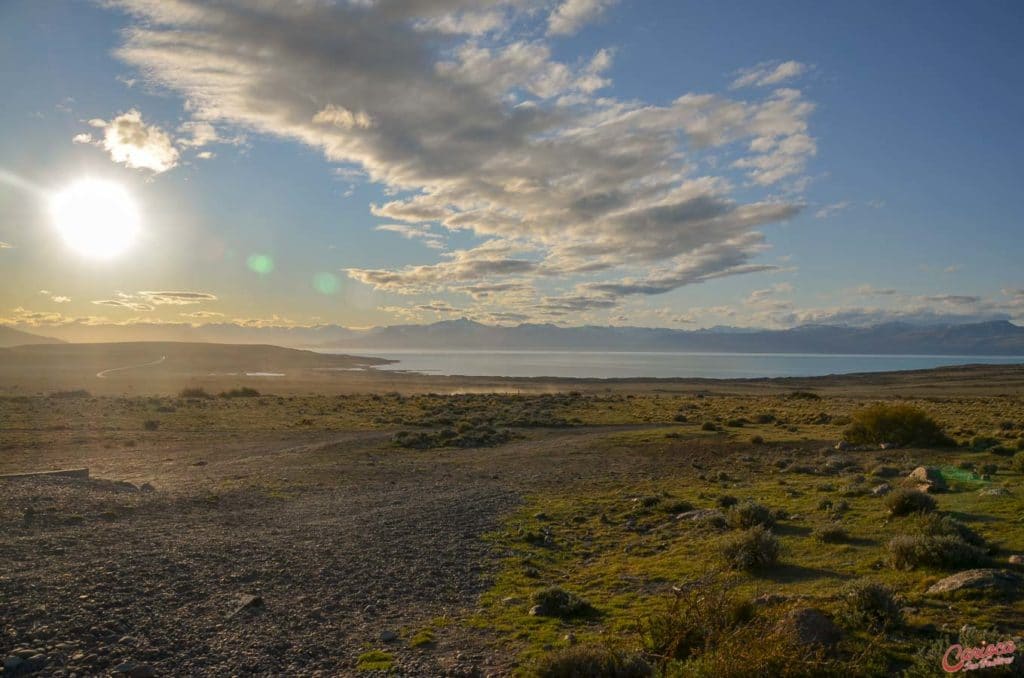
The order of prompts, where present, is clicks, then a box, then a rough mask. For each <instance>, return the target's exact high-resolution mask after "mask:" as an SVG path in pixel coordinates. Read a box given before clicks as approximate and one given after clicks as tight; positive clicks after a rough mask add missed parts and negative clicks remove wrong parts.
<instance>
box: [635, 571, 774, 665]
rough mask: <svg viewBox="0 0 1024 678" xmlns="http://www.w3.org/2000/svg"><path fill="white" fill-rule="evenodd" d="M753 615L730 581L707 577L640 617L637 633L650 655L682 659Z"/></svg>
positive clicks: (749, 604) (751, 607)
mask: <svg viewBox="0 0 1024 678" xmlns="http://www.w3.org/2000/svg"><path fill="white" fill-rule="evenodd" d="M753 616H754V607H753V605H752V604H751V603H750V601H748V600H745V599H741V598H739V597H737V596H736V595H735V594H734V593H733V590H732V585H731V584H730V583H729V582H727V581H725V580H722V579H720V578H718V577H706V578H703V579H700V580H698V581H695V582H692V583H690V584H688V585H686V586H684V587H682V588H681V589H680V590H679V591H678V592H677V593H676V595H675V597H674V598H673V599H672V600H671V602H669V603H668V604H667V605H666V606H665V607H664V609H662V610H661V611H659V612H656V613H654V614H652V615H651V616H650V617H648V618H646V619H645V620H643V621H642V622H641V624H640V636H641V640H642V641H643V646H644V650H645V651H646V652H647V653H648V654H649V655H651V656H654V657H661V658H663V659H667V660H685V659H688V658H689V657H691V656H692V655H693V654H695V653H697V652H700V651H701V650H703V649H704V648H705V647H706V646H707V645H708V644H709V641H710V640H711V639H713V638H714V637H716V636H718V635H721V634H722V633H725V632H728V631H730V630H732V629H735V628H736V627H738V626H740V625H742V624H745V623H747V622H749V621H750V620H751V619H752V618H753Z"/></svg>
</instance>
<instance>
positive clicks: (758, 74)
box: [732, 61, 808, 89]
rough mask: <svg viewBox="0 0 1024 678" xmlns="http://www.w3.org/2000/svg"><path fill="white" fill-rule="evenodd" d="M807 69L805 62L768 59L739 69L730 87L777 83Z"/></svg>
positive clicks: (763, 85) (795, 76) (794, 76)
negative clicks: (751, 66) (750, 66)
mask: <svg viewBox="0 0 1024 678" xmlns="http://www.w3.org/2000/svg"><path fill="white" fill-rule="evenodd" d="M807 70H808V67H807V64H802V63H800V62H799V61H781V62H780V61H769V62H765V63H761V64H758V65H757V66H754V67H753V68H748V69H744V70H741V71H739V73H738V77H737V78H736V79H735V80H733V82H732V88H733V89H739V88H741V87H767V86H770V85H778V84H779V83H782V82H785V81H786V80H792V79H793V78H797V77H800V76H801V75H803V74H804V73H806V72H807Z"/></svg>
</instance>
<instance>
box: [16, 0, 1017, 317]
mask: <svg viewBox="0 0 1024 678" xmlns="http://www.w3.org/2000/svg"><path fill="white" fill-rule="evenodd" d="M1022 34H1024V5H1022V4H1021V3H1019V2H1016V1H1014V0H988V1H986V2H970V3H965V2H960V1H952V0H927V1H915V0H905V1H902V2H898V3H894V2H889V1H883V0H865V1H863V2H857V3H822V2H818V1H815V0H807V1H799V2H798V1H787V0H777V1H772V2H752V1H747V2H738V1H734V0H716V2H713V3H707V2H690V1H684V0H671V1H664V2H662V1H656V0H493V1H491V2H481V1H477V2H472V1H469V0H403V1H398V0H334V1H328V0H306V1H304V2H275V1H273V0H261V1H260V2H253V1H251V0H222V1H221V2H191V1H186V0H110V1H105V2H86V1H84V0H78V1H72V0H69V1H67V2H37V1H35V0H4V2H3V3H0V91H2V92H3V101H4V104H3V106H2V107H0V275H2V280H3V285H2V287H0V322H2V323H6V324H11V325H15V326H18V327H21V328H25V329H30V330H32V331H38V332H40V333H44V334H45V333H46V331H47V330H56V329H57V328H60V327H68V326H77V327H81V326H102V325H132V324H136V323H144V324H182V323H186V324H192V325H201V324H205V323H215V324H219V323H235V324H241V325H250V326H281V327H295V326H313V325H323V324H338V325H343V326H348V327H368V326H377V325H392V324H403V323H425V322H434V321H437V320H444V319H452V318H459V317H467V318H471V319H474V320H477V321H480V322H485V323H495V324H506V325H508V324H518V323H523V322H538V323H556V324H560V325H583V324H595V325H636V326H659V327H674V328H681V329H695V328H700V327H711V326H718V325H730V326H756V327H773V328H782V327H792V326H797V325H802V324H808V323H828V324H849V325H870V324H875V323H879V322H887V321H893V320H901V321H907V322H974V321H979V320H991V319H1009V320H1012V321H1016V322H1024V273H1022V272H1021V267H1020V265H1019V262H1021V261H1022V259H1024V239H1022V238H1021V233H1022V230H1024V200H1022V195H1021V191H1020V182H1021V172H1020V169H1019V163H1020V159H1021V158H1022V157H1024V136H1022V135H1021V133H1020V121H1021V120H1022V119H1024V87H1022V84H1024V82H1022V80H1024V78H1022V75H1021V68H1020V65H1021V64H1022V63H1024V43H1022V42H1021V41H1020V40H1019V36H1020V35H1022ZM125 215H129V216H125ZM125 220H127V221H125ZM120 226H124V228H121V227H120Z"/></svg>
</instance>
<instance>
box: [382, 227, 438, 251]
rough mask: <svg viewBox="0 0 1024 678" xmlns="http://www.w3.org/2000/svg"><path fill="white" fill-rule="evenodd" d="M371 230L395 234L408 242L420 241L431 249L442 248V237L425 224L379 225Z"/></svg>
mask: <svg viewBox="0 0 1024 678" xmlns="http://www.w3.org/2000/svg"><path fill="white" fill-rule="evenodd" d="M373 230H375V231H386V232H388V233H397V234H398V235H400V236H402V237H403V238H407V239H409V240H421V241H423V244H424V245H426V246H427V247H429V248H431V249H435V250H439V249H443V248H444V236H443V235H441V234H440V233H434V232H433V231H431V230H430V227H429V226H427V225H425V224H381V225H380V226H376V227H374V229H373Z"/></svg>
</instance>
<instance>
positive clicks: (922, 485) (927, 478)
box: [906, 466, 946, 492]
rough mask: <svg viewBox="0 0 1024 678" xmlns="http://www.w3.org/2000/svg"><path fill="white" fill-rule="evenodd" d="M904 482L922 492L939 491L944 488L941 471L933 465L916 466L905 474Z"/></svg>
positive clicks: (944, 483) (944, 482)
mask: <svg viewBox="0 0 1024 678" xmlns="http://www.w3.org/2000/svg"><path fill="white" fill-rule="evenodd" d="M906 484H907V485H911V486H913V487H916V488H917V489H919V490H921V491H922V492H941V491H943V490H945V489H946V481H945V479H944V478H943V477H942V473H941V472H940V471H939V469H937V468H935V467H933V466H918V467H917V468H915V469H914V470H913V471H911V472H910V475H909V476H907V482H906Z"/></svg>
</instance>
